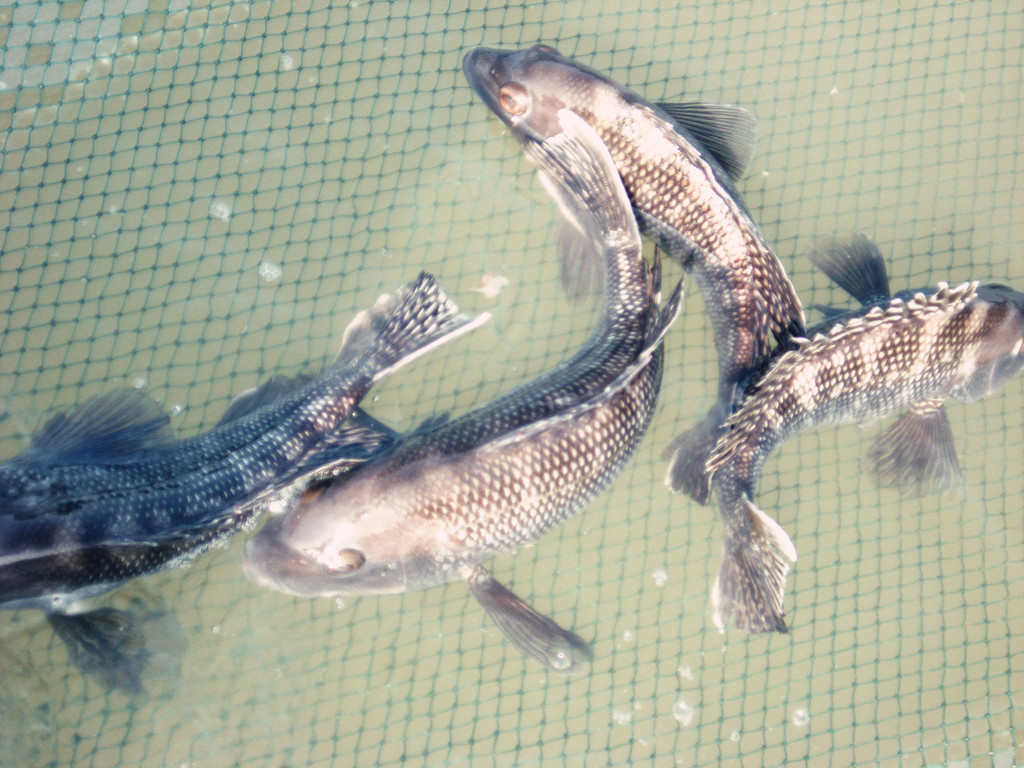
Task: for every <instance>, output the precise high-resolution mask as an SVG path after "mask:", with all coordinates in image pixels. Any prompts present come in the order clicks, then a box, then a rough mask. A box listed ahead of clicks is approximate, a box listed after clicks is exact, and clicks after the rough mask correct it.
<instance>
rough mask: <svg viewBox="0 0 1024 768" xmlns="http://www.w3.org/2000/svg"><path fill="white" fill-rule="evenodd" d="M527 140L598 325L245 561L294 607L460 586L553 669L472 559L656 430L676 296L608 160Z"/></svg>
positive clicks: (333, 487) (270, 535)
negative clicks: (596, 261)
mask: <svg viewBox="0 0 1024 768" xmlns="http://www.w3.org/2000/svg"><path fill="white" fill-rule="evenodd" d="M557 119H558V126H559V130H558V132H557V133H553V134H552V135H550V136H547V137H544V138H542V139H538V140H536V141H532V140H531V141H530V142H528V143H527V144H526V146H525V149H526V153H527V155H528V156H529V157H530V158H531V159H532V160H533V161H534V163H536V165H537V166H538V168H539V170H540V173H541V179H542V181H543V183H544V185H545V187H546V188H547V189H548V191H549V192H550V193H551V195H552V196H553V197H554V198H555V200H556V201H557V202H558V203H559V205H560V206H561V208H562V209H563V211H564V212H565V214H566V215H567V216H568V217H569V219H570V220H571V221H573V222H574V223H575V225H576V226H578V227H579V229H580V231H581V232H585V233H586V234H587V236H588V237H589V238H590V239H591V240H592V242H593V244H594V247H595V249H597V250H599V251H600V252H601V254H602V256H603V258H604V260H605V263H606V268H607V276H608V279H607V280H606V283H605V292H604V302H603V308H602V310H601V313H600V316H599V320H598V323H597V327H596V328H595V330H594V332H593V333H592V335H591V336H590V338H589V340H588V341H587V342H586V343H585V344H584V345H583V347H582V348H581V349H580V350H579V351H578V352H577V353H576V354H575V355H573V356H572V357H571V358H570V359H568V360H566V361H565V362H564V363H562V364H561V365H559V366H558V367H557V368H555V369H554V370H552V371H551V372H549V373H547V374H545V375H543V376H541V377H539V378H537V379H535V380H534V381H532V382H530V383H528V384H525V385H523V386H521V387H519V388H517V389H514V390H512V391H511V392H509V393H507V394H505V395H503V396H501V397H499V398H497V399H496V400H494V401H492V402H490V403H488V404H486V405H484V406H482V407H480V408H478V409H476V410H473V411H470V412H469V413H467V414H465V415H463V416H461V417H459V418H456V419H454V420H452V421H450V422H447V423H444V424H441V425H438V426H437V427H435V428H432V429H426V430H419V431H418V432H417V433H416V434H413V435H411V436H409V437H407V438H404V439H400V440H399V441H398V442H397V444H396V445H395V447H394V448H393V450H391V451H390V452H389V453H386V454H385V455H383V456H380V457H377V458H374V459H373V460H371V461H369V462H367V463H365V464H363V465H361V466H359V467H357V468H355V469H354V470H352V471H351V472H348V473H346V474H344V475H342V476H340V477H338V478H337V479H336V480H334V481H333V482H330V483H328V484H327V485H326V486H320V487H315V488H311V489H310V490H309V491H308V492H307V495H306V498H305V499H304V500H302V501H301V502H300V504H299V506H298V508H297V509H295V510H294V511H292V512H290V513H288V514H287V515H286V516H283V517H278V518H274V519H271V520H270V521H269V522H268V524H267V525H266V526H264V527H263V529H262V530H260V531H259V532H258V533H257V534H256V535H255V536H254V537H253V538H252V539H250V540H249V542H247V545H246V550H245V562H246V572H247V573H248V575H249V576H250V578H252V579H253V580H255V581H256V582H258V583H260V584H262V585H264V586H268V587H271V588H274V589H278V590H281V591H283V592H289V593H292V594H295V595H302V596H310V597H312V596H324V595H337V594H379V593H395V592H405V591H408V590H414V589H424V588H427V587H431V586H434V585H437V584H442V583H444V582H447V581H451V580H457V579H462V580H463V581H465V583H466V584H467V585H468V586H469V588H470V590H471V591H472V593H473V594H474V595H475V596H476V598H477V599H478V601H479V602H480V604H481V605H482V606H483V607H484V609H485V610H486V611H487V612H488V614H489V615H490V616H491V617H492V619H493V620H494V621H495V623H496V624H497V625H498V627H499V628H500V629H501V630H502V632H504V633H505V635H506V636H507V637H508V639H509V640H510V641H511V642H512V643H513V644H514V645H515V646H516V647H517V648H519V649H520V650H522V651H523V652H525V653H526V654H528V655H529V656H531V657H533V658H534V659H536V660H537V661H539V662H540V663H541V664H544V665H545V666H547V667H549V668H550V669H553V670H559V671H569V670H571V669H573V668H575V667H576V666H577V665H579V664H581V663H582V662H584V661H586V660H588V659H589V658H590V650H589V648H588V646H587V644H586V643H585V642H584V641H583V640H582V639H581V638H580V637H579V636H578V635H576V634H575V633H573V632H570V631H568V630H565V629H563V628H562V627H560V626H559V625H558V624H556V623H555V622H554V621H553V620H552V619H550V618H548V617H547V616H544V615H542V614H541V613H539V612H538V611H537V610H535V609H534V608H532V607H531V606H529V605H528V604H527V603H526V602H524V601H523V600H522V599H520V598H519V597H518V596H516V595H515V594H513V593H512V592H511V591H510V590H509V589H507V588H506V587H504V586H503V585H502V584H500V583H499V582H498V581H497V580H495V579H494V577H493V576H491V575H490V574H489V573H488V572H487V571H486V570H484V568H483V566H482V565H481V563H482V562H483V561H484V560H486V559H488V558H490V557H492V556H494V555H496V554H498V553H501V552H515V551H516V550H517V549H518V548H519V547H521V546H523V545H524V544H527V543H529V542H532V541H534V540H535V539H537V538H538V537H539V536H540V535H541V534H543V533H544V532H546V531H548V530H550V529H551V528H553V527H554V526H556V525H559V524H561V523H563V522H564V521H565V520H567V519H568V518H569V517H570V516H572V515H574V514H576V513H578V512H579V511H581V510H582V509H583V508H584V507H585V506H586V504H587V503H588V502H589V501H590V500H591V499H593V498H594V497H595V496H596V495H597V494H598V493H600V492H601V491H602V490H604V489H605V488H607V487H608V485H609V484H611V482H612V480H613V479H614V478H615V477H616V476H617V475H618V474H619V472H620V471H621V470H622V468H623V466H624V465H625V464H626V461H627V460H628V459H629V457H630V456H631V455H632V454H633V452H634V451H635V450H636V447H637V445H638V444H639V443H640V439H641V438H642V437H643V435H644V432H645V430H646V429H647V426H648V424H649V422H650V419H651V415H652V413H653V411H654V406H655V402H656V399H657V395H658V388H659V385H660V382H661V373H662V339H663V336H664V334H665V333H666V331H667V330H668V327H669V325H670V324H671V323H672V321H673V320H674V319H675V317H676V315H677V314H678V311H679V307H680V302H681V297H682V294H681V285H680V286H679V287H678V288H677V289H676V291H675V292H674V293H673V295H672V296H671V298H670V299H669V300H668V301H667V302H666V305H665V306H664V307H662V308H659V304H658V302H659V295H660V272H659V271H658V270H657V269H654V270H653V271H650V270H648V268H647V265H646V263H645V261H644V258H643V254H642V248H641V242H640V234H639V232H638V231H637V227H636V222H635V220H634V218H633V215H632V213H631V210H630V206H629V200H628V198H627V197H626V193H625V190H624V189H623V187H622V184H621V182H620V181H619V178H618V176H617V174H616V173H615V168H614V165H612V161H611V157H610V156H609V154H608V151H607V150H606V149H605V147H604V145H603V144H602V143H601V141H600V140H599V139H598V137H597V135H596V134H595V133H594V131H593V129H591V128H590V127H589V126H588V125H587V124H586V122H584V121H583V120H582V119H581V118H579V116H577V115H576V114H574V113H573V112H570V111H569V110H562V111H561V112H560V113H559V115H558V118H557Z"/></svg>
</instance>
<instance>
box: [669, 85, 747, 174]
mask: <svg viewBox="0 0 1024 768" xmlns="http://www.w3.org/2000/svg"><path fill="white" fill-rule="evenodd" d="M656 106H657V107H658V109H660V110H661V111H662V112H664V113H665V114H667V115H668V116H669V117H671V118H672V119H673V120H675V121H676V122H677V123H679V125H680V126H681V127H683V128H685V129H686V130H687V131H688V132H689V133H690V134H691V135H692V136H693V138H695V139H696V140H697V141H698V142H700V145H701V147H703V148H704V149H706V150H707V151H708V152H709V153H710V154H711V156H712V157H714V158H715V160H717V161H718V163H719V164H720V165H721V166H722V168H723V169H725V172H726V173H728V174H729V177H730V178H731V179H733V180H736V179H740V178H742V177H743V175H744V174H745V173H746V170H747V168H748V167H749V166H750V161H751V160H752V159H753V157H754V146H755V145H756V144H757V120H755V119H754V116H753V115H751V114H750V113H749V112H747V110H745V109H743V108H742V107H736V106H733V105H732V104H704V103H701V102H696V101H693V102H685V103H677V104H673V103H670V102H659V103H658V104H657V105H656Z"/></svg>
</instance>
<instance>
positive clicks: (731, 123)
mask: <svg viewBox="0 0 1024 768" xmlns="http://www.w3.org/2000/svg"><path fill="white" fill-rule="evenodd" d="M462 68H463V71H464V72H465V74H466V78H467V79H468V80H469V83H470V85H472V87H473V89H474V90H475V91H476V92H477V93H478V94H479V95H480V97H481V98H482V99H483V100H484V102H485V103H486V104H487V106H488V107H490V108H491V110H493V111H494V113H495V114H496V115H497V116H498V117H499V118H500V119H501V120H502V122H504V123H505V125H506V126H508V128H509V130H510V131H511V133H512V134H513V135H514V136H515V137H516V138H517V139H519V140H520V141H536V140H538V139H543V138H545V137H547V136H550V135H551V134H552V133H554V132H556V131H557V130H558V126H557V121H556V120H555V115H556V114H557V112H558V111H559V110H560V109H562V108H568V109H571V110H573V111H574V112H576V113H577V114H578V115H580V116H581V117H583V118H584V119H585V120H586V121H587V122H588V123H589V124H590V125H591V126H592V127H593V128H594V130H595V131H597V134H598V135H599V136H600V137H601V139H602V140H603V141H604V142H605V144H606V145H607V146H608V149H609V150H610V151H611V154H612V158H613V159H614V161H615V166H616V168H617V169H618V172H619V174H620V176H621V177H622V180H623V183H624V184H625V186H626V191H627V192H628V194H629V198H630V201H631V203H632V206H633V209H634V212H635V214H636V217H637V220H638V222H639V225H640V231H641V232H643V233H644V234H645V235H647V236H648V237H650V238H652V239H653V240H655V241H656V242H657V243H658V244H659V245H660V246H661V247H663V248H664V249H665V250H666V251H667V252H668V254H669V255H670V256H672V257H673V258H674V259H675V260H677V261H678V262H679V263H680V264H681V265H682V266H683V267H684V268H685V269H686V270H688V271H689V272H691V273H692V274H693V276H694V278H695V280H696V281H697V285H698V286H699V287H700V292H701V295H702V297H703V298H704V306H705V309H706V310H707V311H708V314H709V316H710V319H711V326H712V328H713V330H714V335H715V346H716V347H717V349H718V354H719V381H718V398H717V401H716V403H715V405H714V406H713V407H712V408H711V409H710V411H709V412H708V414H707V415H706V416H705V418H704V419H703V420H702V421H701V422H700V423H699V424H698V425H697V426H695V427H694V428H692V429H690V430H689V431H687V432H684V433H683V434H681V435H679V436H678V437H677V438H675V439H674V440H673V441H672V442H671V443H670V444H669V445H668V446H667V447H666V449H665V453H664V457H665V458H669V459H670V463H669V468H668V471H667V474H666V479H665V482H666V483H667V484H668V485H669V487H671V488H672V489H673V490H683V491H685V492H686V493H687V494H688V495H689V496H691V497H692V498H694V499H696V500H697V501H699V502H700V503H702V504H704V503H707V501H708V498H709V495H710V491H709V488H708V486H707V483H706V480H705V474H704V464H705V462H706V460H707V457H708V456H709V455H710V452H711V449H712V448H713V447H714V445H715V442H716V441H717V439H718V438H719V437H720V436H721V434H722V431H723V430H722V423H723V422H724V421H725V419H726V418H727V417H728V416H729V414H730V413H732V410H733V407H734V405H735V404H736V403H737V402H738V400H739V396H740V394H741V393H742V389H743V387H744V386H745V385H746V383H747V381H748V380H749V379H750V378H751V377H752V376H753V375H754V374H755V373H756V372H757V371H758V370H760V369H761V367H762V366H763V365H764V363H765V361H766V360H767V359H768V358H769V356H770V353H771V348H772V342H771V337H772V335H774V336H775V337H776V339H778V340H779V341H785V340H786V339H788V338H789V337H790V336H792V335H797V336H799V335H802V334H803V333H804V330H803V329H804V314H803V309H802V308H801V306H800V299H799V298H798V297H797V295H796V291H795V289H794V288H793V285H792V283H791V282H790V281H789V278H788V277H787V276H786V271H785V269H784V268H783V266H782V264H781V262H780V261H779V259H778V258H777V257H776V255H775V254H774V253H773V252H772V249H771V248H770V247H769V246H768V244H767V243H766V242H765V240H764V238H763V237H762V236H761V233H760V232H759V231H758V229H757V227H756V226H755V225H754V222H753V220H752V219H751V216H750V214H749V212H748V211H747V209H746V208H745V207H744V205H743V202H742V200H741V199H740V196H739V193H738V192H737V191H736V188H735V184H734V179H736V178H738V177H739V176H740V174H742V172H743V170H744V169H745V167H746V165H747V163H748V162H749V160H750V157H751V155H752V151H753V144H754V138H753V136H754V121H753V118H751V116H750V115H749V114H748V113H747V112H745V111H744V110H742V109H739V108H737V107H730V106H722V105H708V104H651V103H648V102H646V101H644V100H643V99H642V98H640V97H639V96H637V95H636V94H634V93H632V92H631V91H629V90H627V89H626V88H624V87H623V86H621V85H619V84H618V83H616V82H614V81H612V80H610V79H609V78H607V77H606V76H604V75H602V74H599V73H597V72H595V71H594V70H592V69H589V68H588V67H585V66H583V65H581V64H579V63H577V62H574V61H572V60H571V59H568V58H566V57H564V56H562V55H561V54H559V53H558V51H556V50H555V49H554V48H551V47H549V46H546V45H538V46H536V47H534V48H530V49H528V50H524V51H503V50H496V49H490V48H477V49H475V50H472V51H470V52H469V53H467V54H466V56H465V58H464V59H463V63H462ZM564 240H565V241H566V243H567V245H565V246H564V252H565V254H566V258H567V262H566V263H567V271H568V272H570V274H572V275H574V276H576V277H573V278H570V280H569V281H568V282H570V283H573V282H574V281H576V280H578V281H579V282H587V280H586V278H583V277H578V275H579V273H580V272H582V271H583V270H584V269H585V268H586V267H587V265H589V264H591V263H593V260H592V259H589V258H587V253H588V251H589V249H588V248H587V247H586V246H585V245H580V244H579V241H578V239H577V238H574V237H572V236H567V237H566V238H564Z"/></svg>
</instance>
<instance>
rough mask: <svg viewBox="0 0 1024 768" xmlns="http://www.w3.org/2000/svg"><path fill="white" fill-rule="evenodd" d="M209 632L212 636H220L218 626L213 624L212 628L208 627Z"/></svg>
mask: <svg viewBox="0 0 1024 768" xmlns="http://www.w3.org/2000/svg"><path fill="white" fill-rule="evenodd" d="M210 631H211V632H213V634H215V635H219V634H220V624H214V625H213V626H212V627H210Z"/></svg>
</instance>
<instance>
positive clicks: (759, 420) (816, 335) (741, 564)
mask: <svg viewBox="0 0 1024 768" xmlns="http://www.w3.org/2000/svg"><path fill="white" fill-rule="evenodd" d="M814 258H815V261H816V263H817V264H818V266H819V267H821V268H822V269H823V271H825V272H826V274H828V275H829V276H830V277H832V278H833V279H834V280H835V281H836V282H837V283H839V284H840V285H841V286H842V287H844V288H846V289H847V290H850V291H851V292H852V293H854V295H855V297H856V298H859V299H861V301H862V303H863V306H862V308H861V309H859V310H854V311H852V312H849V313H842V315H841V317H840V318H838V319H837V318H835V317H833V318H831V319H829V320H827V321H825V322H824V323H822V324H821V325H819V326H817V327H816V328H815V329H812V332H811V333H810V334H809V335H810V336H811V338H810V339H794V340H793V341H792V343H791V344H789V345H788V349H785V348H784V350H783V351H781V352H780V354H779V355H778V357H777V359H776V360H774V361H773V362H772V364H771V365H770V367H769V368H768V370H767V372H766V373H765V374H764V375H763V376H762V377H761V378H760V380H758V381H756V382H755V383H753V384H752V385H751V386H749V387H748V388H747V391H746V393H745V396H744V399H743V401H742V404H741V405H740V407H739V408H738V409H737V410H736V412H735V413H734V414H733V415H732V416H731V417H730V419H729V420H728V421H727V422H726V428H727V430H728V431H727V433H726V434H725V435H724V436H723V437H722V439H721V440H720V441H719V442H718V445H717V446H716V447H715V449H714V451H713V452H712V454H711V456H710V457H709V459H708V461H707V465H706V472H707V474H708V479H709V480H710V483H711V485H712V487H713V488H714V491H715V494H716V496H717V499H718V503H719V511H720V515H721V519H722V527H723V541H724V547H723V550H724V551H723V556H722V565H721V568H720V569H719V574H718V578H717V580H716V582H715V586H714V587H713V589H712V602H713V603H714V605H715V620H716V622H718V623H719V625H723V624H724V623H725V622H726V621H728V620H730V619H732V620H733V621H734V622H735V624H736V625H737V626H738V627H740V628H742V629H745V630H747V631H751V632H764V631H779V632H785V631H786V624H785V621H784V618H783V616H784V614H783V589H784V585H785V578H786V574H787V572H788V571H789V565H788V562H787V561H795V560H796V548H795V547H794V546H793V543H792V541H791V540H790V538H789V535H788V534H787V533H786V532H785V530H783V529H782V528H781V526H779V524H778V523H776V522H775V521H774V520H772V518H770V517H769V516H768V515H766V514H765V513H764V512H762V511H761V510H760V509H758V508H757V506H756V505H755V504H754V502H753V497H754V494H755V490H756V486H757V482H758V479H759V478H760V475H761V470H762V467H763V466H764V463H765V461H766V460H767V458H768V456H769V455H770V454H771V453H772V451H773V450H774V449H775V448H777V447H778V446H779V445H780V444H781V443H782V442H783V441H785V440H786V439H787V438H789V437H790V436H792V435H795V434H797V433H798V432H800V431H803V430H806V429H811V428H816V427H820V426H825V425H829V424H839V423H851V422H854V423H859V424H868V423H870V422H873V421H875V420H878V419H880V418H883V417H885V416H888V415H890V414H894V413H900V412H904V413H903V415H902V416H901V417H900V419H898V420H897V421H896V422H895V423H894V424H893V425H891V426H890V427H889V428H887V429H886V430H885V431H883V433H882V435H881V436H880V437H879V438H878V439H877V440H876V441H875V442H874V445H873V447H872V448H871V450H870V452H869V456H868V458H869V461H870V463H871V464H872V468H873V469H874V472H875V474H876V476H877V477H878V479H879V480H880V481H881V482H883V483H884V484H888V485H896V486H901V487H911V486H912V487H914V488H916V489H917V490H918V491H922V490H925V489H928V490H932V489H934V490H938V489H941V488H944V487H948V486H950V485H952V484H954V483H956V482H959V481H960V479H961V474H960V468H959V463H958V461H957V458H956V449H955V446H954V443H953V437H952V434H951V432H950V430H949V421H948V418H947V416H946V414H945V410H944V408H943V405H942V404H943V401H944V400H946V399H948V398H955V399H959V400H963V401H970V400H974V399H977V398H979V397H982V396H984V395H986V394H989V393H990V392H993V391H994V390H995V389H996V388H998V387H999V386H1001V385H1002V384H1003V383H1005V381H1006V380H1008V379H1009V378H1010V377H1011V376H1013V375H1014V374H1016V373H1017V372H1018V371H1019V370H1020V368H1021V367H1022V366H1024V354H1022V349H1021V348H1022V343H1024V294H1022V293H1020V292H1017V291H1013V290H1011V289H1009V288H1006V287H1005V286H1001V285H997V284H988V285H979V283H977V282H971V283H963V284H960V285H957V286H954V287H950V286H949V285H947V284H946V283H939V285H938V287H937V288H936V289H933V290H931V291H929V292H927V293H926V292H924V291H905V292H901V293H900V294H897V296H895V297H889V296H888V278H887V276H886V274H885V268H884V263H883V262H882V258H881V254H880V253H879V252H878V251H877V247H876V246H875V245H874V243H872V242H871V241H870V240H868V239H867V238H865V237H863V236H855V237H853V238H851V239H850V240H849V241H848V242H839V243H835V244H833V245H832V246H830V247H829V248H828V249H825V250H819V251H818V252H816V254H815V256H814ZM830 312H831V310H830Z"/></svg>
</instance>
